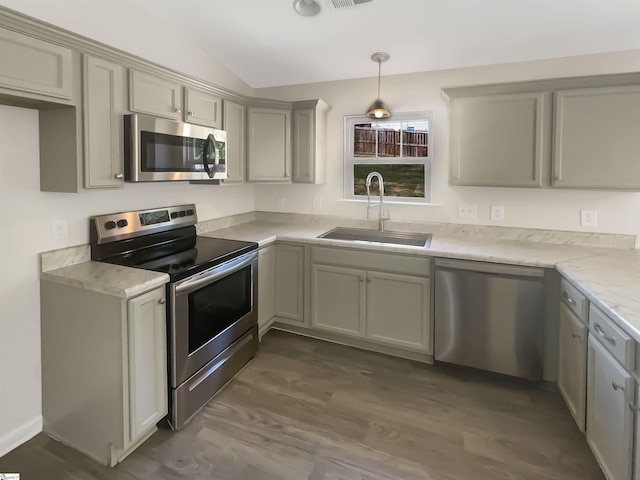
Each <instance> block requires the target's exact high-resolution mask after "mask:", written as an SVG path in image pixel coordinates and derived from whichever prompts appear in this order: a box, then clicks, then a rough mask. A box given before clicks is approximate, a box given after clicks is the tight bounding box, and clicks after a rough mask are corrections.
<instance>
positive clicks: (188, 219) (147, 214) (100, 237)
mask: <svg viewBox="0 0 640 480" xmlns="http://www.w3.org/2000/svg"><path fill="white" fill-rule="evenodd" d="M197 221H198V219H197V216H196V206H195V205H193V204H189V205H177V206H174V207H163V208H156V209H153V210H136V211H132V212H120V213H111V214H108V215H96V216H94V217H91V219H90V222H91V229H92V234H93V233H95V234H96V237H97V238H96V240H97V242H96V243H99V244H100V243H107V242H115V241H117V240H123V239H126V238H132V237H137V236H140V235H148V234H150V233H155V232H162V231H165V230H171V229H174V228H180V227H186V226H189V225H195V224H196V222H197Z"/></svg>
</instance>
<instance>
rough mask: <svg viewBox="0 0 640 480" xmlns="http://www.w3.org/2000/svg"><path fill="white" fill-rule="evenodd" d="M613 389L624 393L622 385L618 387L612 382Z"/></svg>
mask: <svg viewBox="0 0 640 480" xmlns="http://www.w3.org/2000/svg"><path fill="white" fill-rule="evenodd" d="M611 387H613V389H614V390H615V391H618V390H622V391H623V392H624V387H623V386H622V385H618V384H617V383H616V382H611Z"/></svg>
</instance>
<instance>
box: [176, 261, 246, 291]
mask: <svg viewBox="0 0 640 480" xmlns="http://www.w3.org/2000/svg"><path fill="white" fill-rule="evenodd" d="M257 258H258V253H257V252H251V253H248V254H244V255H242V256H241V257H238V258H235V259H233V260H229V261H228V262H226V263H223V264H222V265H216V266H215V267H213V268H211V269H210V270H205V271H204V272H201V273H199V274H197V275H195V276H194V277H192V278H189V279H188V280H185V281H183V282H179V283H177V284H176V294H178V293H182V292H185V291H188V290H196V289H198V288H200V287H202V286H204V285H208V284H210V283H213V282H216V281H218V280H220V279H221V278H224V277H227V276H229V275H231V274H232V273H235V272H237V271H239V270H242V269H243V268H245V267H246V266H248V265H251V263H252V262H253V261H255V260H256V259H257ZM217 270H219V271H217Z"/></svg>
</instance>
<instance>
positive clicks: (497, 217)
mask: <svg viewBox="0 0 640 480" xmlns="http://www.w3.org/2000/svg"><path fill="white" fill-rule="evenodd" d="M491 220H494V221H498V222H501V221H502V220H504V206H503V205H491Z"/></svg>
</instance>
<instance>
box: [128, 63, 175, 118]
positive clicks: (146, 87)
mask: <svg viewBox="0 0 640 480" xmlns="http://www.w3.org/2000/svg"><path fill="white" fill-rule="evenodd" d="M129 110H131V111H132V112H136V113H143V114H145V115H155V116H157V117H164V118H169V119H171V120H177V121H181V120H182V112H183V105H182V85H180V84H179V83H178V82H174V81H171V80H169V79H166V78H162V77H158V76H157V75H152V74H149V73H144V72H140V71H137V70H129Z"/></svg>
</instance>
